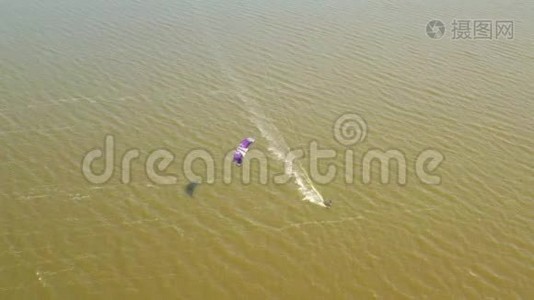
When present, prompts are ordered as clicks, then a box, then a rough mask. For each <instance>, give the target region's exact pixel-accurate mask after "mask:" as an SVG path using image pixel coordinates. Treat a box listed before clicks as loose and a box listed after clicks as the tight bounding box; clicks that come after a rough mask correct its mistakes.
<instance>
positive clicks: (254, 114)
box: [200, 22, 326, 207]
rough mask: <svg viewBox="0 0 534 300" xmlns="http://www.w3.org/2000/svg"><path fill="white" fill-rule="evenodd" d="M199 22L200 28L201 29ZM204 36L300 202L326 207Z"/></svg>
mask: <svg viewBox="0 0 534 300" xmlns="http://www.w3.org/2000/svg"><path fill="white" fill-rule="evenodd" d="M203 24H204V23H202V22H201V24H200V26H201V28H202V27H203ZM203 31H204V34H205V36H207V37H208V38H207V40H206V42H207V43H208V44H209V45H210V48H212V49H214V50H215V51H212V53H213V54H214V57H215V58H216V60H217V62H218V64H219V66H220V68H221V71H222V72H223V73H225V75H226V76H227V78H228V79H229V80H230V81H231V83H232V85H233V86H234V88H236V90H237V91H239V92H238V93H237V97H238V98H239V99H240V100H241V102H242V103H243V104H244V106H245V107H246V110H247V111H248V112H249V118H250V120H251V122H252V123H254V124H255V125H256V127H257V128H258V129H259V130H260V132H261V135H262V136H263V137H264V138H265V139H266V140H267V141H268V142H269V147H268V149H269V151H270V152H271V154H273V155H274V156H275V157H276V158H277V159H278V160H280V161H282V162H284V164H285V173H286V174H287V175H288V176H291V177H292V178H294V179H295V183H296V184H297V186H298V189H299V191H300V193H301V194H302V196H303V199H302V200H305V201H309V202H311V203H314V204H317V205H320V206H323V207H326V205H325V201H324V199H323V196H322V195H321V194H320V193H319V191H317V189H316V188H315V186H314V185H313V182H312V181H311V179H310V177H309V176H308V174H307V173H306V170H305V169H304V168H303V167H302V166H301V165H300V163H298V165H297V166H295V165H294V163H293V161H292V160H289V159H288V157H287V154H288V153H289V146H288V145H287V143H286V141H285V140H284V138H283V136H282V134H281V133H280V131H279V130H278V128H277V127H276V126H275V125H274V124H272V123H271V122H269V120H268V119H267V117H266V116H265V114H264V113H263V110H262V109H261V106H260V105H259V104H258V103H257V102H256V101H255V100H254V99H253V98H252V97H247V96H246V95H245V94H244V93H243V92H245V91H247V90H248V89H246V88H245V84H243V83H242V81H241V80H240V79H239V78H238V77H237V76H236V75H235V73H234V70H233V69H232V68H230V67H229V66H228V65H227V64H225V60H224V56H223V54H222V52H223V49H222V48H221V47H220V46H219V45H216V44H214V42H213V41H214V40H215V39H214V38H213V36H212V35H211V34H210V33H209V31H208V30H203Z"/></svg>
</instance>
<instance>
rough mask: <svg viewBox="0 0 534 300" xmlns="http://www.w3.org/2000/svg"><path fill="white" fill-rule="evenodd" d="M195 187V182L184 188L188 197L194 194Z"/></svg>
mask: <svg viewBox="0 0 534 300" xmlns="http://www.w3.org/2000/svg"><path fill="white" fill-rule="evenodd" d="M197 185H198V183H197V182H191V183H189V184H188V185H187V186H186V187H185V192H186V193H187V194H188V195H189V197H193V193H194V192H195V189H196V187H197Z"/></svg>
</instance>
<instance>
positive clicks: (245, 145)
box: [233, 137, 255, 166]
mask: <svg viewBox="0 0 534 300" xmlns="http://www.w3.org/2000/svg"><path fill="white" fill-rule="evenodd" d="M254 141H255V139H254V138H251V137H248V138H246V139H243V140H242V141H241V143H239V146H237V148H236V149H235V152H234V159H233V161H234V162H235V163H236V164H237V165H238V166H240V165H241V164H242V163H243V158H244V157H245V155H246V154H247V152H248V149H249V147H250V146H251V145H252V144H253V143H254Z"/></svg>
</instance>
